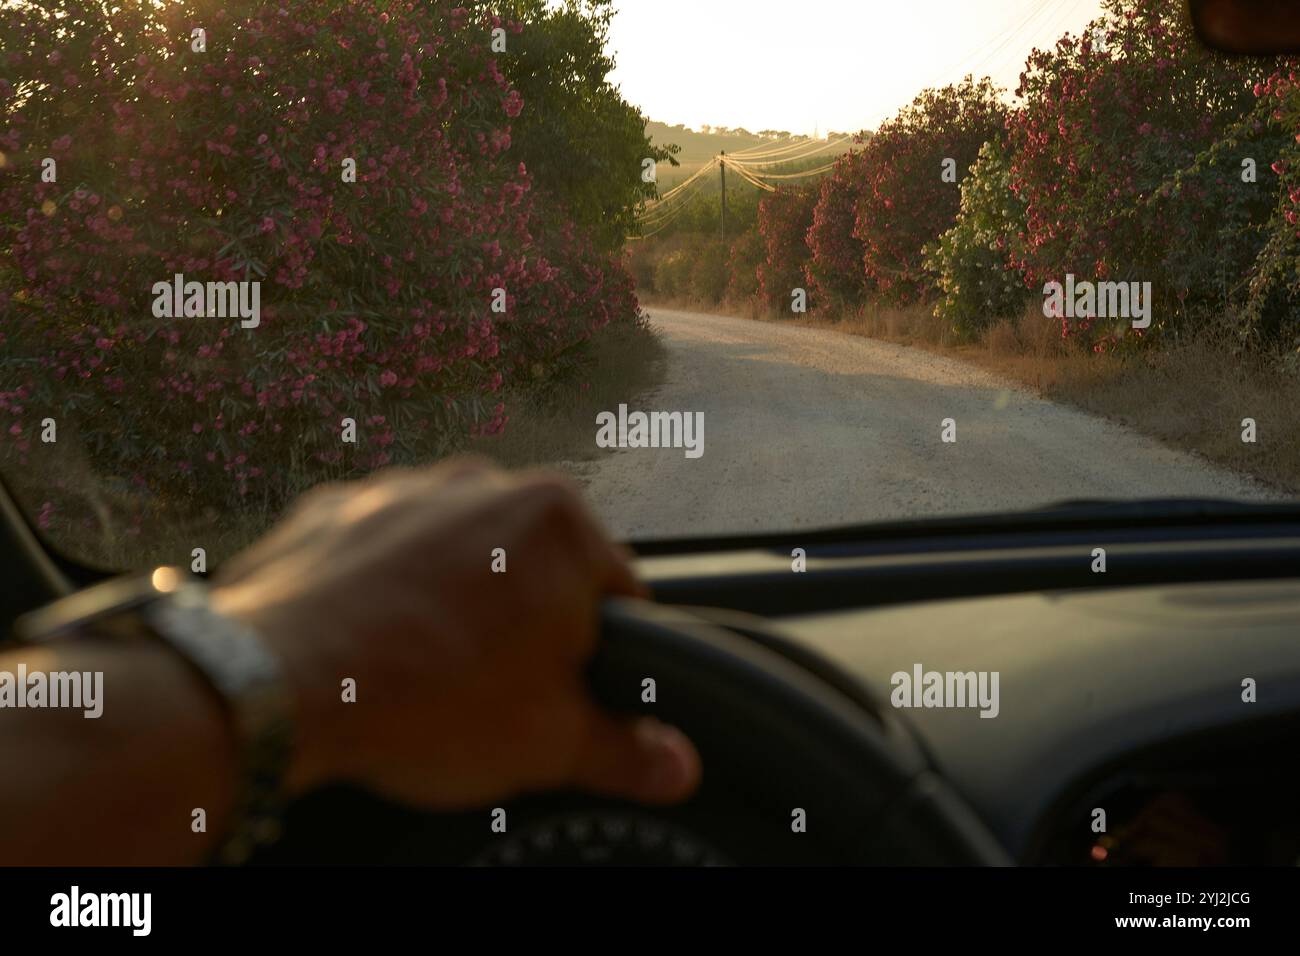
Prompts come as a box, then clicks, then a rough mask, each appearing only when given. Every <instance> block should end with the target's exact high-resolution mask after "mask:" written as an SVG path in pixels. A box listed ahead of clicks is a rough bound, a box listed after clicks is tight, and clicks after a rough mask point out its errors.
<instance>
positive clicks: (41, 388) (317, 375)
mask: <svg viewBox="0 0 1300 956" xmlns="http://www.w3.org/2000/svg"><path fill="white" fill-rule="evenodd" d="M105 7H106V5H99V4H85V3H81V2H76V0H49V2H45V3H42V4H40V5H21V6H14V5H7V6H5V7H4V8H3V9H0V50H2V51H3V52H0V113H2V114H3V116H4V122H3V123H2V124H0V153H3V162H0V247H3V248H4V249H6V250H8V253H9V255H8V256H6V257H4V258H2V259H0V310H3V317H4V320H3V323H2V324H0V370H2V373H3V376H2V377H0V426H2V431H3V434H4V436H5V441H6V442H7V443H8V447H7V449H5V451H6V452H7V453H10V454H16V455H18V456H19V457H20V459H22V458H25V456H27V455H29V454H33V453H35V452H36V450H37V449H36V446H37V444H38V442H37V437H36V436H37V434H38V429H39V424H40V422H41V421H42V420H43V419H46V418H54V419H55V420H56V422H57V424H58V428H59V435H60V440H61V441H62V440H64V439H65V438H73V439H74V440H76V441H77V442H78V443H80V444H81V445H82V446H84V447H85V448H86V450H87V451H88V453H89V454H90V456H91V458H92V460H93V462H94V467H95V469H96V470H97V471H99V472H101V473H102V474H105V475H110V476H114V477H115V478H116V479H119V480H122V481H126V482H128V483H133V484H135V485H138V486H140V487H143V488H147V489H148V490H149V491H151V492H153V493H155V494H158V495H165V496H190V497H198V498H200V499H202V500H204V501H208V502H224V503H227V504H229V503H232V502H233V503H238V502H240V501H245V500H247V499H249V498H250V496H251V497H256V498H258V499H259V500H271V501H274V500H279V499H282V498H283V497H284V496H285V495H286V494H288V493H291V492H292V491H294V490H296V489H297V488H300V487H302V486H305V485H310V484H314V483H315V482H316V481H318V480H321V479H323V478H340V477H348V476H351V475H354V474H357V473H360V472H364V471H367V470H369V469H372V468H375V467H379V466H382V465H384V464H387V463H389V462H402V461H417V460H423V459H427V458H429V457H434V456H437V455H440V454H442V453H444V452H446V451H447V450H449V449H451V448H453V447H455V446H456V445H457V444H458V443H459V442H461V441H462V440H463V439H465V438H466V437H468V436H471V435H483V434H492V433H495V432H498V431H499V430H500V429H502V428H503V427H504V426H505V423H506V421H507V418H508V412H507V409H506V408H505V406H504V403H503V401H502V397H501V396H502V394H503V392H504V391H505V389H506V386H509V385H513V384H516V383H518V382H521V381H527V380H528V378H529V377H540V376H544V375H551V374H553V373H555V372H556V371H557V370H563V368H564V367H565V366H566V365H567V364H572V363H573V362H575V361H576V356H577V355H578V353H579V351H580V347H581V345H582V343H583V342H584V341H585V340H586V339H587V338H588V337H589V336H590V335H591V334H592V333H593V332H594V331H595V330H597V329H599V328H601V327H602V326H604V325H606V324H608V323H610V322H615V321H628V320H633V319H634V318H635V316H636V313H637V305H636V298H635V294H634V291H633V287H632V283H631V280H630V277H629V276H628V275H627V273H626V272H625V270H624V269H623V266H622V264H621V262H620V261H619V260H618V259H616V258H615V256H616V255H617V253H615V252H612V251H607V249H608V243H602V242H596V241H589V236H588V233H587V231H585V229H586V227H584V226H581V225H578V224H575V221H574V219H575V218H583V217H582V216H578V217H575V216H573V215H570V212H571V208H572V207H570V206H566V204H565V200H566V198H568V197H566V196H564V195H563V193H562V191H560V190H538V189H535V188H534V179H533V176H532V175H531V174H530V172H529V170H528V168H527V167H526V165H525V164H524V163H523V162H521V161H520V159H519V158H518V155H517V152H518V151H517V150H514V149H512V135H513V132H512V125H513V124H514V123H516V122H517V121H519V119H520V117H521V115H522V114H523V113H524V112H525V111H527V110H528V109H530V108H532V109H542V108H544V106H545V105H544V103H529V102H528V101H526V100H525V98H524V97H523V96H522V95H521V94H520V92H519V90H518V89H517V88H516V87H515V86H513V85H512V84H511V82H510V81H509V80H508V79H507V77H506V76H505V75H504V74H503V72H502V69H501V68H500V65H499V63H498V58H497V56H496V55H495V54H494V53H493V52H492V50H491V49H490V44H491V42H492V39H493V34H492V31H493V30H494V29H497V28H500V29H502V30H504V31H505V36H506V39H507V42H509V39H510V37H518V36H519V34H520V31H521V24H520V23H519V22H505V21H502V20H500V19H499V18H497V17H495V16H493V15H491V14H489V13H487V12H485V11H483V10H480V9H478V5H475V8H474V9H469V8H466V7H460V6H456V5H454V4H453V3H450V2H445V0H429V2H425V3H418V4H415V3H405V2H396V0H355V2H354V0H319V2H314V3H312V4H286V3H282V2H266V0H228V2H223V3H217V2H214V0H176V2H171V3H168V4H165V5H155V4H154V3H152V2H149V0H121V2H119V3H117V4H115V5H114V9H113V10H112V12H111V14H110V13H109V12H107V11H106V9H105ZM568 26H569V27H570V28H571V27H572V24H571V23H570V24H568ZM195 27H200V28H202V29H203V31H204V33H205V40H206V49H205V50H203V51H198V50H196V49H195V48H194V45H193V44H194V36H193V33H192V30H193V29H194V28H195ZM532 87H533V88H534V89H539V88H540V83H539V81H537V80H536V79H535V78H534V80H533V81H532ZM619 135H622V133H620V134H619ZM46 160H53V162H54V164H55V165H54V166H53V169H54V170H55V171H56V173H57V179H55V180H54V181H46V179H45V178H43V176H42V172H43V171H44V170H45V169H47V168H50V164H48V163H46V162H45V161H46ZM351 161H355V181H345V172H346V171H347V168H348V164H350V162H351ZM587 198H588V201H589V202H591V203H595V202H597V201H598V199H599V197H597V198H591V197H587ZM583 214H584V216H585V217H586V218H587V219H591V218H592V217H593V214H592V213H591V211H590V209H585V210H584V213H583ZM176 274H182V275H184V277H185V279H186V280H187V281H194V280H196V281H200V282H205V283H206V282H226V281H235V282H245V281H247V282H253V281H256V282H259V283H260V305H261V308H260V323H259V324H258V325H257V326H256V327H255V328H248V327H243V324H241V323H240V321H239V320H238V319H232V318H220V317H213V316H209V315H198V316H191V317H180V318H159V317H158V316H156V315H155V313H154V294H153V292H152V289H153V287H154V284H155V283H158V282H170V281H171V280H172V277H173V276H174V275H176ZM497 289H501V290H504V297H503V298H498V297H497V296H496V295H495V294H494V290H497ZM494 303H496V304H497V305H498V308H495V309H494V307H493V306H494ZM500 305H504V310H502V309H500V308H499V306H500ZM345 419H350V420H352V421H354V422H355V423H356V436H357V440H356V443H355V444H347V443H344V442H342V441H341V440H340V437H341V433H342V429H343V425H344V420H345Z"/></svg>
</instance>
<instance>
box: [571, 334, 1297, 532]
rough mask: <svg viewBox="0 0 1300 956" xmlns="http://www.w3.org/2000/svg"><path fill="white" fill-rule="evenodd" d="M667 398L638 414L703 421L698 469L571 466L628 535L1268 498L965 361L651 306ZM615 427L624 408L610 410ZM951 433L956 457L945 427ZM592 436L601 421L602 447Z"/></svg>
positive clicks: (642, 405)
mask: <svg viewBox="0 0 1300 956" xmlns="http://www.w3.org/2000/svg"><path fill="white" fill-rule="evenodd" d="M650 311H651V318H652V320H653V322H654V324H655V325H656V326H657V327H658V328H659V329H660V330H661V332H662V333H663V336H664V340H665V343H666V345H667V347H668V369H667V376H666V379H665V381H664V384H663V385H662V386H661V387H660V388H659V389H658V390H657V391H655V392H653V393H652V394H649V395H645V396H642V397H641V398H639V399H638V400H637V401H636V402H635V404H632V405H630V406H629V411H636V410H640V411H644V412H651V411H680V412H703V413H704V442H703V449H704V451H703V455H702V456H701V457H699V458H695V459H690V458H687V457H686V455H685V454H684V452H683V451H682V450H681V449H674V448H639V449H634V448H616V449H608V450H605V449H602V450H600V451H599V452H598V457H597V458H596V459H595V460H594V461H592V462H584V463H581V464H575V465H572V466H571V470H572V471H574V473H575V474H576V475H577V476H578V478H579V480H580V481H581V482H582V484H583V485H585V487H586V492H587V495H588V498H589V500H590V501H591V502H592V504H593V506H594V508H595V509H596V511H597V513H598V514H600V515H601V517H602V518H603V519H604V520H605V521H606V523H607V524H608V526H609V527H610V529H611V530H612V531H613V532H614V534H615V535H616V536H617V537H619V538H658V537H674V536H684V535H706V534H724V533H743V532H752V531H775V530H782V529H787V528H816V527H827V526H833V525H841V524H846V523H850V522H864V521H877V520H887V519H897V518H908V517H922V516H933V515H940V514H960V513H975V512H984V511H1004V510H1014V509H1024V508H1029V507H1035V506H1039V505H1043V504H1048V503H1051V502H1054V501H1058V500H1061V499H1064V498H1081V497H1089V498H1092V497H1101V498H1110V497H1114V498H1138V497H1160V496H1192V497H1196V496H1214V497H1219V496H1226V497H1233V498H1248V499H1269V498H1272V497H1275V494H1274V493H1273V492H1270V491H1268V490H1267V489H1265V488H1263V487H1262V486H1259V485H1257V484H1255V483H1254V482H1252V481H1251V480H1249V479H1247V478H1244V477H1240V476H1238V475H1235V474H1233V473H1231V472H1227V471H1224V470H1223V469H1220V468H1216V467H1214V466H1212V465H1210V464H1207V463H1206V462H1204V461H1202V460H1201V459H1199V458H1196V457H1195V456H1192V455H1188V454H1184V453H1181V452H1178V451H1174V450H1172V449H1169V448H1167V447H1165V446H1163V445H1161V444H1159V443H1158V442H1155V441H1153V440H1151V439H1148V438H1144V437H1142V436H1141V435H1138V434H1136V433H1134V432H1132V431H1130V430H1128V429H1126V428H1124V427H1122V426H1120V425H1116V424H1113V423H1110V422H1107V421H1104V420H1102V419H1098V418H1094V417H1092V416H1090V415H1088V414H1086V413H1084V412H1081V411H1077V410H1074V409H1070V408H1067V407H1064V406H1061V405H1056V404H1053V403H1052V402H1049V401H1046V400H1044V399H1041V398H1038V397H1036V396H1035V395H1033V394H1032V392H1030V391H1028V390H1026V389H1024V388H1023V387H1021V386H1018V385H1015V384H1012V383H1010V382H1007V381H1004V380H1002V379H1001V378H999V377H997V376H995V375H993V374H991V373H988V372H986V371H984V370H982V369H979V368H976V367H974V366H971V365H968V364H966V363H964V362H961V361H958V360H955V359H949V358H945V357H942V356H938V355H934V354H931V353H929V352H923V351H919V350H917V349H911V348H906V347H904V346H899V345H893V344H890V343H886V342H878V341H875V340H872V339H867V338H862V337H859V336H852V335H847V334H844V333H840V332H833V331H823V330H819V329H809V328H800V327H795V326H789V325H781V324H778V323H774V322H755V321H750V320H746V319H736V318H730V317H725V316H718V315H708V314H703V313H698V312H681V311H676V310H670V309H657V308H656V309H652V310H650ZM611 411H613V412H615V413H617V409H611ZM946 418H951V419H953V420H954V421H955V423H956V438H957V440H956V441H955V442H954V443H945V442H943V441H941V429H942V424H941V423H942V421H943V420H944V419H946ZM595 432H596V426H595V424H594V423H593V426H592V433H593V442H594V436H595Z"/></svg>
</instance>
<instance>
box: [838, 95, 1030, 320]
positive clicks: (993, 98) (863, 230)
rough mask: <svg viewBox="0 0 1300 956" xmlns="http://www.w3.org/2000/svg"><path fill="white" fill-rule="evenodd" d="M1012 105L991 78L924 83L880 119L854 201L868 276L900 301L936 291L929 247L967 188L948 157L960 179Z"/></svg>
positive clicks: (862, 162) (864, 154) (864, 158)
mask: <svg viewBox="0 0 1300 956" xmlns="http://www.w3.org/2000/svg"><path fill="white" fill-rule="evenodd" d="M1005 118H1006V108H1005V107H1004V106H1003V105H1002V103H1001V101H1000V100H999V98H998V91H997V89H996V88H995V87H994V86H993V84H992V82H991V81H989V80H988V79H984V80H981V81H979V82H978V83H977V82H975V81H973V80H972V79H971V78H970V77H967V78H966V79H965V81H963V82H962V83H960V84H958V85H954V86H946V87H944V88H943V89H940V90H926V91H925V92H923V93H922V94H921V95H920V96H918V97H917V98H916V99H915V100H914V101H913V102H912V103H911V104H909V105H908V106H906V107H904V109H903V110H901V111H900V112H899V114H898V115H897V116H895V117H893V118H891V119H889V120H886V121H885V122H884V123H882V124H881V126H880V129H879V130H878V131H877V132H876V134H875V135H874V136H872V137H871V139H870V140H869V141H868V142H867V144H866V147H865V149H864V150H863V152H862V156H861V159H860V160H858V161H855V163H854V167H855V168H856V169H858V170H860V171H861V173H862V175H863V176H864V177H865V178H864V181H863V184H862V188H861V190H860V192H859V195H858V198H857V202H856V204H855V206H854V218H855V222H854V229H853V236H854V238H856V239H857V240H858V241H860V242H861V243H862V246H863V264H864V267H865V275H866V280H867V282H868V283H870V285H871V287H872V288H873V289H875V290H877V292H878V294H879V295H880V297H881V298H882V299H883V300H884V301H886V302H891V303H894V304H907V303H911V302H917V301H922V300H924V299H926V298H927V297H928V296H929V295H930V294H931V293H932V292H933V285H932V282H933V279H932V277H931V276H930V275H929V274H927V272H926V270H925V266H924V253H923V250H924V248H925V246H926V244H927V243H931V242H933V241H935V240H936V239H938V238H939V236H940V235H941V234H942V233H943V232H944V231H945V230H947V229H949V228H950V227H951V226H952V224H953V220H954V219H955V218H956V215H957V210H958V208H959V205H960V202H961V194H960V191H959V190H958V187H957V185H956V184H954V183H952V182H945V181H944V180H943V178H942V175H941V174H942V170H943V168H944V163H945V160H953V161H954V162H955V164H956V171H957V175H958V181H960V177H961V176H963V175H964V174H965V172H966V170H968V169H969V168H970V165H971V163H973V162H974V161H975V159H976V157H977V156H978V154H979V150H980V147H981V146H983V144H984V143H985V142H987V141H988V140H991V139H993V138H995V137H997V136H1000V135H1001V131H1002V127H1003V124H1004V122H1005Z"/></svg>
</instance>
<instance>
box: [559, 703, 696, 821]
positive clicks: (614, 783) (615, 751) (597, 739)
mask: <svg viewBox="0 0 1300 956" xmlns="http://www.w3.org/2000/svg"><path fill="white" fill-rule="evenodd" d="M700 772H701V771H700V755H699V752H698V751H697V750H696V749H695V745H694V744H693V743H691V741H690V738H688V737H687V736H686V735H685V734H684V733H682V732H681V731H680V730H678V729H677V728H676V727H670V726H668V725H667V724H665V723H662V722H661V721H658V720H656V719H655V718H653V717H615V716H613V715H611V714H607V713H605V712H604V711H602V710H600V709H599V708H597V707H596V706H595V705H592V707H591V710H590V716H589V718H588V721H587V737H586V740H585V742H584V743H583V746H582V749H581V750H580V752H579V754H578V761H577V764H576V766H575V767H574V769H573V777H572V783H573V785H574V786H576V787H578V788H579V789H581V790H587V791H589V792H591V793H598V794H603V795H606V796H613V797H623V798H625V799H629V800H635V801H637V802H639V803H676V802H677V801H679V800H684V799H686V797H688V796H690V794H691V793H692V792H693V791H694V790H695V788H696V787H697V786H699V782H700Z"/></svg>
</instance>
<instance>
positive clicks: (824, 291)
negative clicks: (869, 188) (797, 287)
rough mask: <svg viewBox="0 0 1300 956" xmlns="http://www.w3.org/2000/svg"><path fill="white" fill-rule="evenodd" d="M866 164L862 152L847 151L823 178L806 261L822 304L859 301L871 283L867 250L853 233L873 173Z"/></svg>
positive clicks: (838, 305) (814, 295) (816, 298)
mask: <svg viewBox="0 0 1300 956" xmlns="http://www.w3.org/2000/svg"><path fill="white" fill-rule="evenodd" d="M862 164H863V157H862V154H861V153H845V154H844V155H843V156H841V157H840V158H839V160H838V161H836V163H835V168H834V169H833V170H832V171H831V174H830V175H829V176H827V177H826V178H825V179H823V180H822V181H821V183H820V184H819V188H818V194H817V203H816V205H815V206H814V207H813V217H812V225H811V226H810V227H809V229H808V237H807V242H808V249H809V252H810V258H809V259H808V262H807V263H806V264H805V265H804V272H805V274H806V277H807V280H808V287H809V294H810V295H811V297H812V299H813V301H814V302H815V303H816V304H817V307H818V308H819V309H820V308H827V307H830V308H841V307H844V306H852V305H856V304H857V303H859V302H861V301H862V299H863V298H864V297H865V296H866V294H867V292H868V290H869V288H870V284H869V282H868V281H867V273H866V268H865V266H864V264H863V257H864V255H865V250H864V249H863V247H862V242H861V240H859V239H858V238H857V237H856V236H855V235H854V234H853V228H854V224H855V222H856V215H857V213H856V210H857V201H858V195H859V193H860V191H861V189H862V188H863V186H864V184H865V182H866V178H867V177H866V173H865V171H864V169H863V165H862Z"/></svg>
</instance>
